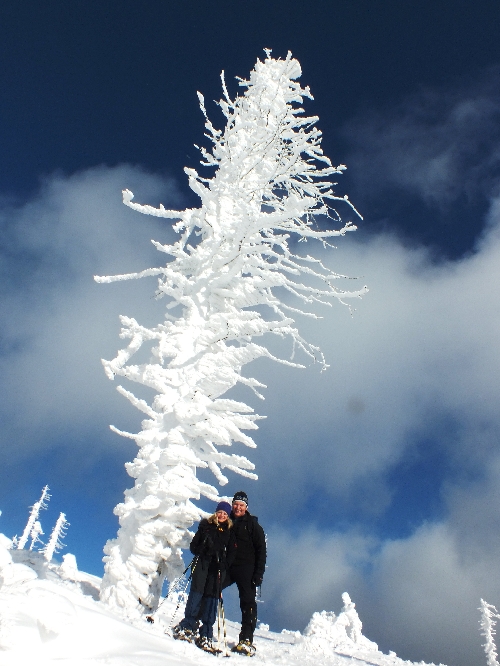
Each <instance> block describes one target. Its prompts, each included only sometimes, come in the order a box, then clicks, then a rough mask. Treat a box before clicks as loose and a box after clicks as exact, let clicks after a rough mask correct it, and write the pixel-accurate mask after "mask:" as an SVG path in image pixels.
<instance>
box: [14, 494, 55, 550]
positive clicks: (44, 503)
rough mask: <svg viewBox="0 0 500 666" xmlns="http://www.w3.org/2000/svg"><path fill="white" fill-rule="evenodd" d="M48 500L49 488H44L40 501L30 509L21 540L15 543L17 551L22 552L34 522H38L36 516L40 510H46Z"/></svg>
mask: <svg viewBox="0 0 500 666" xmlns="http://www.w3.org/2000/svg"><path fill="white" fill-rule="evenodd" d="M49 500H50V495H49V487H48V486H45V488H44V489H43V490H42V495H41V497H40V499H39V500H38V502H35V503H34V504H33V506H32V507H31V513H30V517H29V518H28V522H27V523H26V527H25V528H24V532H23V533H22V536H21V538H20V539H19V540H18V541H17V546H16V547H17V548H18V549H20V550H22V549H23V548H24V546H25V545H26V543H27V541H28V538H29V536H30V534H31V531H32V530H33V527H34V525H35V523H36V521H37V520H38V514H39V513H40V510H41V509H46V508H47V505H48V501H49ZM30 550H31V549H30Z"/></svg>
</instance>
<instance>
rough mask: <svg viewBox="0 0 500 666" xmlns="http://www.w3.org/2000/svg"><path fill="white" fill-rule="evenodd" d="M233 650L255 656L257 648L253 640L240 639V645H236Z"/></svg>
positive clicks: (247, 655) (246, 655)
mask: <svg viewBox="0 0 500 666" xmlns="http://www.w3.org/2000/svg"><path fill="white" fill-rule="evenodd" d="M231 652H236V654H242V655H244V656H245V657H253V656H254V654H255V652H256V648H255V645H253V643H252V641H250V640H248V638H247V639H246V640H243V641H240V642H239V643H238V645H235V646H234V647H233V648H231Z"/></svg>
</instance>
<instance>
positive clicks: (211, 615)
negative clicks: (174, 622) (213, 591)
mask: <svg viewBox="0 0 500 666" xmlns="http://www.w3.org/2000/svg"><path fill="white" fill-rule="evenodd" d="M218 603H219V600H218V599H217V597H205V596H204V595H203V594H202V593H201V592H194V591H193V590H191V592H190V593H189V597H188V600H187V603H186V610H185V611H184V619H183V620H182V621H181V622H180V623H179V624H180V626H181V627H182V628H183V629H189V630H190V631H194V632H196V629H197V627H198V620H201V627H200V636H206V637H207V638H213V636H214V622H215V618H216V617H217V606H218Z"/></svg>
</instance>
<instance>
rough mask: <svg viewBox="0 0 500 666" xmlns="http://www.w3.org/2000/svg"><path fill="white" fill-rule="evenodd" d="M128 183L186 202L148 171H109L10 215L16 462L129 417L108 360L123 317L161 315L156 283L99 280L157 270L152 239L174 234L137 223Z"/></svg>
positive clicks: (79, 177) (8, 352)
mask: <svg viewBox="0 0 500 666" xmlns="http://www.w3.org/2000/svg"><path fill="white" fill-rule="evenodd" d="M128 183H130V186H131V187H132V186H135V188H136V191H137V194H138V196H141V195H142V196H144V197H146V198H147V199H151V198H155V199H157V198H161V197H164V199H163V200H164V201H165V202H166V201H167V200H169V202H171V201H174V203H175V199H176V198H178V197H177V195H176V193H175V189H174V187H173V185H172V184H171V183H168V182H165V181H162V180H161V179H160V178H157V177H154V176H151V175H148V174H145V173H143V172H142V171H141V170H139V169H133V168H131V167H127V166H123V167H117V168H114V169H108V168H105V167H102V168H96V169H92V170H89V171H86V172H84V173H81V174H76V175H74V176H72V177H71V178H64V177H59V176H56V177H54V178H51V179H49V180H48V181H47V182H46V183H45V184H44V186H43V187H42V189H41V192H40V193H39V195H38V196H37V197H36V198H34V199H33V200H32V201H31V202H29V203H27V204H25V205H24V206H21V207H18V208H14V207H7V208H5V209H4V210H3V211H2V212H1V217H2V222H3V225H2V227H3V232H4V242H3V243H2V247H3V252H2V254H1V255H0V260H1V272H2V274H3V280H2V284H3V287H2V291H1V293H0V299H1V301H2V303H1V308H2V312H3V313H4V317H3V320H2V325H1V336H2V342H3V345H2V347H3V353H2V355H1V357H0V363H1V367H2V376H3V381H4V382H5V385H6V386H8V391H6V394H5V396H4V398H3V400H2V404H1V406H0V410H1V415H2V421H3V422H4V427H3V430H2V439H3V443H2V448H3V451H4V455H6V454H8V460H9V461H10V462H12V461H13V460H14V459H15V458H17V456H19V455H21V456H25V455H28V454H31V453H32V451H33V449H36V448H37V447H44V448H47V447H50V446H54V445H56V444H57V443H58V440H59V438H60V437H61V436H64V437H65V438H66V440H67V441H68V445H69V446H71V445H72V441H71V440H72V438H75V439H76V438H77V433H80V432H81V431H82V429H83V430H92V429H94V432H97V431H98V430H99V428H101V429H102V428H103V426H104V424H105V423H109V419H112V418H113V416H112V415H113V414H115V416H116V417H120V418H127V416H126V415H127V414H128V410H126V409H124V407H125V405H122V399H121V398H120V399H118V396H116V397H115V395H114V392H113V391H112V390H111V391H110V386H109V382H108V380H106V379H105V377H104V372H103V370H102V366H101V363H100V358H101V357H103V356H106V357H109V356H110V355H114V353H115V351H116V349H117V347H118V346H119V340H118V337H117V333H118V330H119V322H118V315H119V314H121V313H127V314H133V313H136V314H137V316H141V317H147V316H148V312H151V310H154V306H155V305H157V304H156V302H155V301H152V300H151V294H152V293H153V291H154V285H152V284H151V283H150V284H149V285H146V284H144V285H143V284H139V283H133V284H132V285H131V286H129V287H128V289H123V288H120V287H119V286H118V288H116V286H115V285H112V286H111V287H110V286H107V287H103V286H102V285H97V284H96V283H95V282H94V280H93V275H94V274H96V273H103V272H106V271H107V272H109V273H114V272H129V271H134V270H140V269H142V268H146V267H148V266H150V265H152V263H153V261H157V260H158V252H157V251H156V250H154V248H153V247H152V245H151V244H150V243H149V242H148V241H149V238H152V237H155V238H158V239H165V238H166V237H167V236H168V234H169V233H172V232H171V230H170V227H169V226H167V225H163V226H162V225H161V224H159V223H158V221H156V220H155V219H154V218H151V219H146V220H144V221H143V220H141V221H140V223H137V220H136V216H135V215H134V214H133V213H132V212H131V211H129V210H128V209H127V208H126V207H125V206H123V204H122V203H121V189H122V188H124V187H125V186H128ZM144 282H146V281H144ZM157 307H158V305H157ZM159 307H161V306H159ZM149 316H151V315H149ZM112 440H113V438H110V441H112ZM20 441H21V442H23V445H22V446H21V447H20V446H19V442H20Z"/></svg>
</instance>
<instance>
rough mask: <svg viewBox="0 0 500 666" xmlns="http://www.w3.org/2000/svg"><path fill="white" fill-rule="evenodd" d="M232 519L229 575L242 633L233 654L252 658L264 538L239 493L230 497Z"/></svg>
mask: <svg viewBox="0 0 500 666" xmlns="http://www.w3.org/2000/svg"><path fill="white" fill-rule="evenodd" d="M231 519H232V521H233V530H234V536H235V539H236V555H235V557H234V560H233V562H232V564H231V567H230V570H229V574H230V577H231V582H232V583H236V585H237V586H238V594H239V597H240V608H241V631H240V637H239V641H240V642H239V643H238V645H236V646H235V647H234V648H233V651H234V652H243V653H244V654H249V655H253V654H254V653H255V647H254V645H253V634H254V631H255V627H256V625H257V603H256V600H255V595H256V589H257V587H260V585H261V584H262V579H263V577H264V570H265V568H266V537H265V534H264V530H263V529H262V527H261V526H260V525H259V523H258V520H257V518H256V517H255V516H252V515H251V514H250V513H249V512H248V497H247V495H246V493H244V492H243V491H239V492H237V493H236V494H235V496H234V497H233V504H232V511H231Z"/></svg>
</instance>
